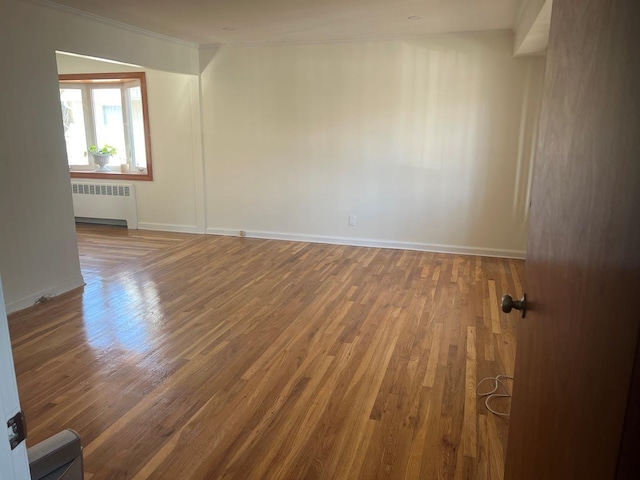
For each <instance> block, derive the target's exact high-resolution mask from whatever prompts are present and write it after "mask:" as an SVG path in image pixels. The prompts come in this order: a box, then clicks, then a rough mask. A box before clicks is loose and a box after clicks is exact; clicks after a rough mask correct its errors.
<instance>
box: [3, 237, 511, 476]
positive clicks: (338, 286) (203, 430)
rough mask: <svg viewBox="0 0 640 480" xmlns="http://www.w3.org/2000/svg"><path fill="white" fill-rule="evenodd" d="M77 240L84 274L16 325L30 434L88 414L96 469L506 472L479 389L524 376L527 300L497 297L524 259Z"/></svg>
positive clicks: (501, 425) (498, 421)
mask: <svg viewBox="0 0 640 480" xmlns="http://www.w3.org/2000/svg"><path fill="white" fill-rule="evenodd" d="M78 241H79V246H80V252H81V261H82V265H83V272H84V273H85V278H86V281H87V285H86V287H85V288H84V291H76V292H72V293H70V294H66V295H63V296H60V297H57V298H54V299H52V300H50V301H49V302H47V303H44V304H42V305H38V306H36V307H32V308H30V309H28V310H25V311H23V312H19V313H17V314H14V315H11V316H10V318H9V323H10V331H11V335H12V342H13V348H14V357H15V364H16V371H17V375H18V386H19V391H20V397H21V401H22V406H23V409H24V411H25V413H26V417H27V421H28V426H29V442H28V443H29V444H30V445H33V444H34V443H36V442H38V441H40V440H43V439H44V438H46V437H48V436H50V435H52V434H54V433H56V432H57V431H59V430H61V429H63V428H67V427H69V428H73V429H75V430H77V431H78V432H79V433H80V434H81V436H82V440H83V444H84V446H85V450H84V456H85V471H86V473H87V475H86V478H88V479H92V480H98V479H105V478H110V479H111V478H113V479H116V478H117V479H144V478H153V479H156V478H158V479H217V478H237V479H250V478H269V479H271V478H290V479H305V478H309V479H356V478H363V479H374V478H407V479H448V478H453V479H463V478H468V479H476V478H478V479H500V478H502V472H503V463H504V450H505V442H506V434H507V423H508V420H506V419H504V418H500V417H496V416H494V415H491V414H488V412H487V411H486V408H485V406H484V403H483V401H482V400H479V399H478V398H477V397H476V395H475V387H476V383H477V382H478V381H479V380H480V379H481V378H483V377H486V376H489V375H496V374H501V373H507V374H512V373H513V365H514V355H515V347H516V344H515V326H516V324H517V322H518V317H517V315H511V316H506V315H504V314H502V312H500V311H499V309H498V301H499V298H498V296H499V295H501V294H502V293H503V292H515V293H514V295H519V294H520V292H521V291H522V289H521V286H520V280H519V279H520V278H522V270H523V266H524V263H523V262H521V261H514V260H504V259H495V258H482V257H473V256H457V255H444V254H432V253H423V252H412V251H402V250H385V249H375V248H361V247H347V246H337V245H321V244H307V243H294V242H281V241H267V240H257V239H247V238H231V237H216V236H200V235H181V234H172V233H153V232H128V231H127V230H124V229H118V228H105V227H84V226H83V227H79V229H78ZM120 249H122V251H123V252H127V253H126V254H125V255H123V257H122V258H121V259H120V260H118V255H117V252H118V251H119V250H120ZM497 406H500V405H497ZM502 406H503V407H505V408H506V407H507V406H508V404H505V405H502Z"/></svg>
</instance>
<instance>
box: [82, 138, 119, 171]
mask: <svg viewBox="0 0 640 480" xmlns="http://www.w3.org/2000/svg"><path fill="white" fill-rule="evenodd" d="M116 151H117V150H116V148H115V147H112V146H111V145H107V144H105V145H104V147H102V148H98V147H97V146H95V145H91V146H90V147H89V149H88V152H89V154H90V155H91V156H92V157H93V161H94V162H95V163H96V165H98V168H96V170H95V171H96V172H110V171H111V170H110V169H109V167H107V164H108V163H109V158H111V156H112V155H115V154H116Z"/></svg>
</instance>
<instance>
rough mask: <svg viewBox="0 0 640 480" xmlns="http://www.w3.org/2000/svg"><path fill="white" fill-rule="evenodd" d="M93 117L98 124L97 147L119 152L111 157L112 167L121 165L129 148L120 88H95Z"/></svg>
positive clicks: (93, 92)
mask: <svg viewBox="0 0 640 480" xmlns="http://www.w3.org/2000/svg"><path fill="white" fill-rule="evenodd" d="M91 96H92V98H93V117H94V121H95V123H96V142H97V143H96V145H97V147H98V148H102V147H104V146H105V145H111V146H112V147H115V148H116V150H117V153H116V155H114V156H113V157H111V159H110V161H109V164H110V165H120V163H121V160H122V159H125V158H126V153H127V148H126V143H125V140H124V124H123V119H122V95H121V90H120V89H119V88H94V89H92V90H91Z"/></svg>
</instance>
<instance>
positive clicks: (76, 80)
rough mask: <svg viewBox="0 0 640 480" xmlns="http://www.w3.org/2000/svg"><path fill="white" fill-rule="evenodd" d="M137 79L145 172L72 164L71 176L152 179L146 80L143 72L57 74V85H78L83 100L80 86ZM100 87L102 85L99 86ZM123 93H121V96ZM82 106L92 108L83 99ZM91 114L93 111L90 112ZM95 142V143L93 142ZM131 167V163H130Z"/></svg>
mask: <svg viewBox="0 0 640 480" xmlns="http://www.w3.org/2000/svg"><path fill="white" fill-rule="evenodd" d="M132 79H133V80H139V81H140V97H141V102H142V119H143V122H144V144H145V154H146V160H147V169H146V172H141V173H131V172H128V173H122V172H119V171H113V172H94V171H92V170H88V169H87V170H85V169H72V166H69V173H70V175H71V178H93V179H107V180H138V181H152V180H153V166H152V162H151V133H150V125H149V107H148V100H147V82H146V75H145V72H119V73H72V74H62V75H58V85H59V88H62V87H63V86H64V85H65V84H66V86H68V87H69V88H73V85H74V84H75V85H78V88H80V89H81V90H82V91H83V100H84V99H85V94H84V91H85V89H84V88H82V86H85V85H92V84H94V85H96V86H97V85H101V84H100V81H101V80H103V81H104V83H103V84H102V85H103V86H104V87H105V88H106V87H108V85H112V86H113V85H114V83H116V82H114V80H122V81H121V82H119V83H121V84H124V83H126V80H132ZM100 88H102V87H100ZM124 96H125V95H124V94H123V97H124ZM83 106H84V108H85V111H86V110H87V108H88V109H89V110H91V109H92V107H91V105H85V101H83ZM124 110H126V109H125V108H124V102H123V112H124ZM92 116H93V113H92ZM87 128H89V126H88V125H87V124H86V115H85V129H87ZM124 134H125V138H126V137H127V136H128V135H129V132H127V130H126V129H125V132H124ZM89 135H90V136H91V137H93V136H94V135H95V133H94V132H90V133H89ZM94 140H95V139H94ZM94 144H95V143H94ZM130 168H131V165H130Z"/></svg>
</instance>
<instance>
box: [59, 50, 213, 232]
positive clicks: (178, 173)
mask: <svg viewBox="0 0 640 480" xmlns="http://www.w3.org/2000/svg"><path fill="white" fill-rule="evenodd" d="M57 64H58V73H60V74H63V73H65V74H66V73H105V72H126V71H144V72H145V74H146V79H147V94H148V104H149V127H150V132H151V155H152V161H153V181H152V182H136V181H123V182H118V181H112V180H104V181H100V180H94V181H91V180H86V181H87V182H88V183H134V184H135V188H136V197H137V206H138V227H139V228H151V229H163V230H175V231H183V232H200V233H204V216H203V215H199V213H200V211H199V210H198V209H197V208H196V205H198V204H201V203H202V202H203V201H204V200H203V198H202V197H201V196H200V195H198V192H199V191H201V188H200V190H198V189H196V188H195V186H196V185H202V166H201V164H202V152H201V138H200V126H199V123H200V101H199V90H198V77H197V76H195V75H185V74H179V73H171V72H162V71H159V70H153V69H149V68H135V67H130V66H123V65H117V64H113V63H107V62H101V61H97V60H90V59H87V58H81V57H74V56H69V55H57ZM82 181H85V179H82Z"/></svg>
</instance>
